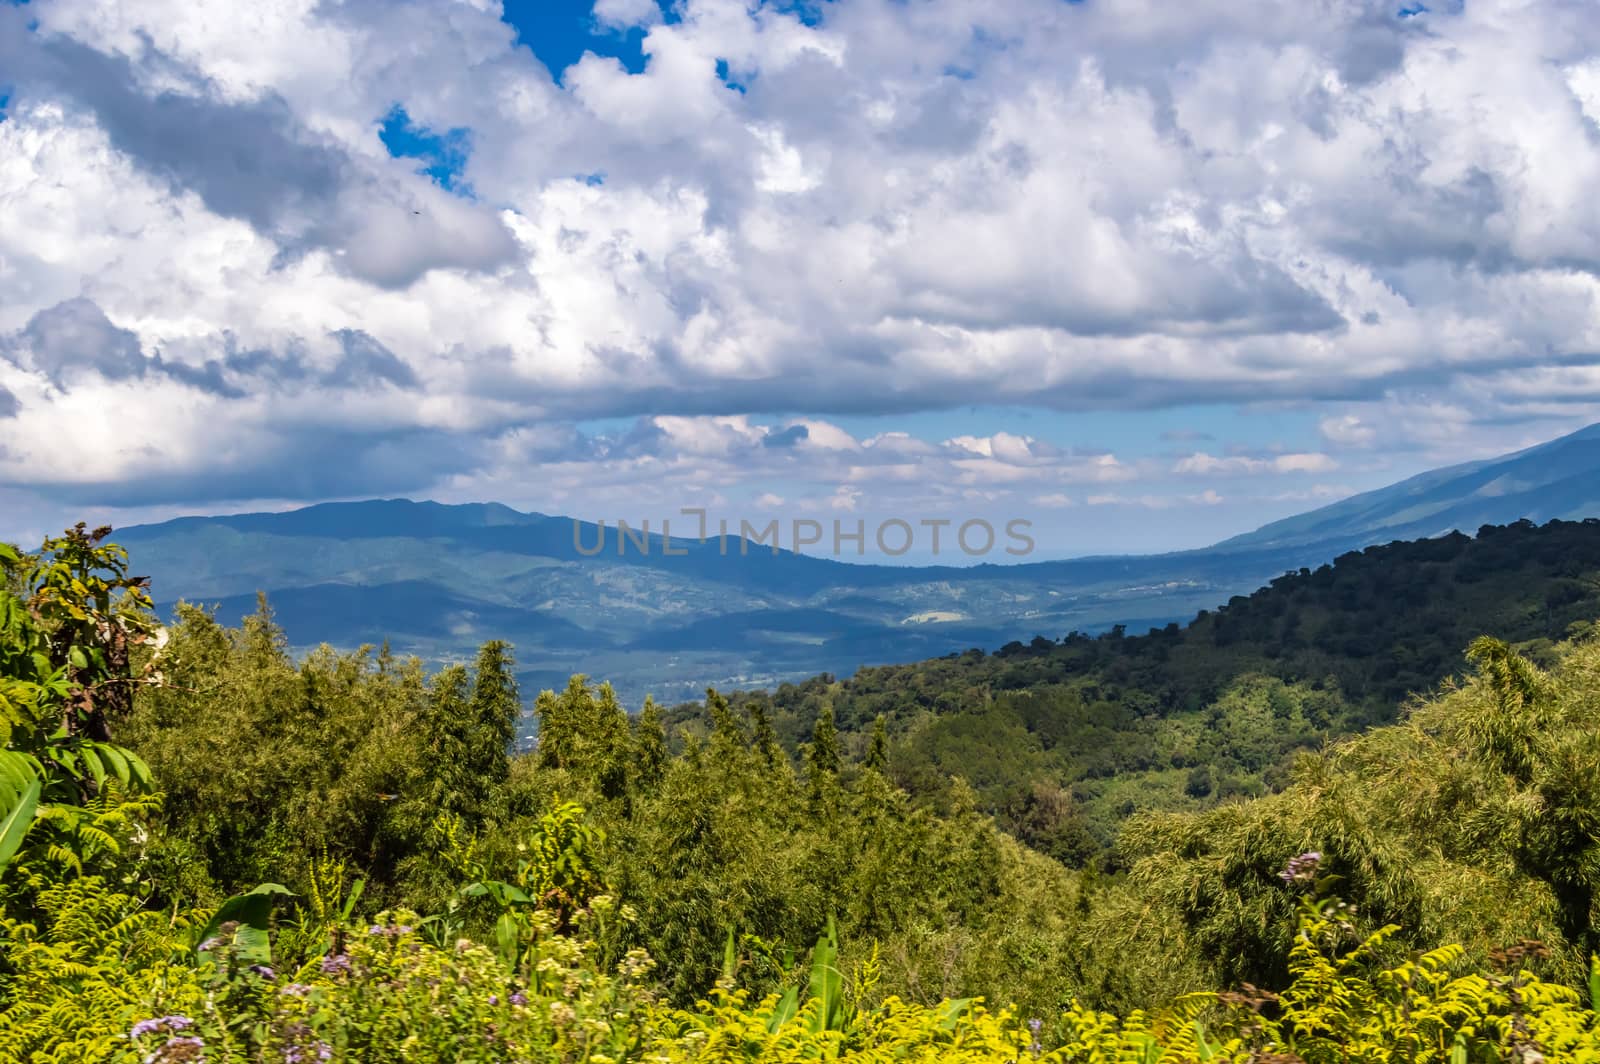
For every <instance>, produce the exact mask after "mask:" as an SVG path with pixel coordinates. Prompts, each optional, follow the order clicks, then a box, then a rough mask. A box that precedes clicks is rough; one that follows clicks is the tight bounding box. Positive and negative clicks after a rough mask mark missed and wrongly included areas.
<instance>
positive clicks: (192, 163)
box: [0, 0, 1600, 506]
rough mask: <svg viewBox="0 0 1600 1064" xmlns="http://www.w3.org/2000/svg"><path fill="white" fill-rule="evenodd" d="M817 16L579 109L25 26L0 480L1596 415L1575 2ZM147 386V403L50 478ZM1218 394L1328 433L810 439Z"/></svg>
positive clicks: (455, 472) (258, 481)
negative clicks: (445, 159)
mask: <svg viewBox="0 0 1600 1064" xmlns="http://www.w3.org/2000/svg"><path fill="white" fill-rule="evenodd" d="M814 13H815V14H816V16H817V17H813V18H802V17H801V14H802V13H801V12H800V11H799V10H798V9H797V8H796V6H795V5H792V4H783V3H775V2H765V3H760V2H748V0H682V2H681V3H679V4H677V5H674V7H673V14H672V15H671V17H664V16H663V14H662V9H661V8H660V6H659V5H657V4H656V3H654V2H653V0H599V2H598V3H596V4H595V5H594V6H593V9H592V12H591V18H592V21H593V24H594V25H596V26H598V27H600V28H601V29H602V30H605V31H607V32H613V31H628V32H633V33H635V34H636V35H637V33H638V32H640V31H642V33H643V43H642V50H643V54H644V56H645V60H646V62H645V65H644V68H643V70H642V71H640V72H638V73H632V72H630V71H629V69H628V68H626V67H625V66H624V65H623V64H622V63H620V62H619V61H618V60H617V59H615V58H613V57H611V56H608V55H604V54H589V55H586V56H585V57H584V58H582V59H581V60H580V61H578V62H577V63H576V64H575V65H573V66H572V67H570V69H568V70H566V71H565V72H564V74H563V76H562V78H561V80H560V82H559V83H558V82H557V81H555V80H554V79H553V78H552V77H551V75H550V73H549V71H548V70H547V69H546V68H545V66H544V65H543V64H542V63H541V62H539V61H538V59H536V58H535V55H534V54H533V52H531V51H530V50H529V49H528V48H526V47H521V46H519V45H518V44H517V36H516V33H515V31H514V30H513V29H512V28H511V27H510V26H508V25H506V24H505V23H504V22H502V21H501V20H500V18H499V11H498V10H497V5H494V4H492V3H455V2H448V0H408V2H405V3H400V4H379V3H375V2H372V0H360V2H351V3H346V4H340V5H316V4H309V3H304V2H301V0H262V2H261V3H258V4H254V5H251V6H250V9H249V11H248V12H245V13H243V14H241V13H240V12H239V11H237V10H235V9H234V6H233V5H225V4H219V3H215V2H214V0H202V2H196V0H147V2H145V3H140V4H136V5H135V4H125V5H111V6H107V5H105V4H102V3H98V2H96V0H35V2H34V3H32V4H29V5H27V6H26V7H20V8H19V7H16V6H14V5H0V69H4V70H6V71H7V80H8V82H9V83H12V85H11V89H12V99H11V102H10V104H9V105H8V108H7V112H6V116H5V118H4V120H3V121H0V286H4V290H5V291H6V293H7V299H6V300H5V301H4V302H3V304H0V372H3V374H4V376H3V383H0V481H6V482H11V483H23V482H26V483H29V484H34V485H37V486H38V487H39V489H40V490H52V485H56V486H59V487H60V488H61V490H63V491H67V490H70V491H74V492H80V493H86V492H88V491H90V490H93V491H100V490H109V489H107V488H105V486H106V485H112V484H115V485H120V487H119V488H118V489H117V490H118V491H120V492H121V493H122V494H124V495H126V496H127V497H129V498H138V497H141V493H142V492H143V493H148V494H150V495H152V496H154V495H161V496H163V497H176V496H178V495H182V496H183V497H185V498H188V499H192V500H193V501H194V502H195V503H196V504H197V505H198V504H203V503H206V502H208V501H214V500H220V499H223V498H229V497H234V498H237V497H244V493H246V492H249V493H253V494H252V495H251V497H257V498H259V497H263V495H262V493H263V492H267V491H268V489H271V491H272V492H278V491H281V492H283V493H286V494H285V495H284V496H283V497H293V498H301V497H311V496H313V495H315V494H317V493H326V492H333V491H341V490H349V491H355V492H358V493H372V492H376V491H379V490H387V491H397V490H405V491H415V492H427V491H430V490H433V489H438V490H439V491H458V492H467V491H469V490H475V491H476V492H478V493H480V494H493V493H495V492H496V491H498V490H502V489H508V488H509V487H511V486H515V483H516V481H515V480H514V477H515V476H517V475H518V474H517V473H516V472H515V471H516V470H518V469H519V468H520V469H522V470H523V472H522V474H521V475H522V476H523V478H524V481H525V480H526V479H527V474H526V468H527V463H530V462H537V463H540V464H542V465H544V466H547V467H549V468H550V469H551V470H552V475H551V476H550V477H549V478H548V479H549V480H550V481H551V482H559V481H561V479H562V477H563V476H565V475H567V472H568V471H574V470H576V469H578V468H580V467H587V468H589V469H590V470H591V473H593V474H594V475H595V476H597V477H598V478H599V479H601V480H614V481H615V483H617V484H618V485H622V484H630V483H631V484H633V485H634V486H635V490H643V491H648V490H649V488H650V485H649V484H648V478H649V477H652V476H660V475H662V470H663V468H670V469H671V470H673V471H674V472H673V474H672V475H673V476H674V477H681V478H682V483H684V484H689V483H691V482H694V481H695V479H696V478H699V481H700V482H702V483H709V482H710V481H711V480H712V479H714V478H715V477H716V476H722V475H732V476H740V475H743V474H740V473H739V472H738V469H736V468H734V467H733V465H732V464H733V463H735V462H736V461H738V462H744V463H746V465H745V466H744V467H743V468H746V469H755V470H760V472H759V473H751V474H749V475H750V476H760V477H768V478H771V477H778V476H781V477H783V478H784V479H785V486H784V487H783V490H782V491H769V492H767V493H768V494H772V495H774V496H775V497H776V496H781V497H784V498H789V499H798V498H801V497H804V496H805V494H806V492H810V491H813V490H815V491H820V492H822V496H821V497H824V498H827V499H832V498H833V497H834V496H833V494H832V493H833V492H834V491H835V490H836V489H837V486H838V485H839V484H841V483H843V484H846V485H849V486H851V490H853V491H854V490H866V491H867V494H866V495H864V496H863V498H864V499H865V498H870V497H871V495H872V491H873V490H885V491H886V490H888V489H886V488H882V489H869V488H866V487H864V486H870V485H880V486H881V485H888V484H900V485H921V487H922V490H923V491H924V492H926V493H929V494H936V493H938V492H941V491H944V490H947V489H948V490H949V491H950V492H959V491H974V492H984V491H989V492H994V491H1001V490H1013V489H1014V490H1016V491H1018V492H1023V493H1025V494H1024V495H1022V496H1020V497H1024V498H1037V499H1041V500H1042V499H1051V500H1054V499H1056V498H1058V497H1060V498H1067V492H1066V491H1064V490H1063V489H1064V487H1065V486H1068V485H1074V484H1107V483H1127V482H1130V481H1136V480H1139V479H1141V478H1148V477H1152V476H1168V475H1170V476H1176V477H1179V478H1183V477H1202V476H1219V477H1220V476H1247V475H1248V476H1267V477H1293V476H1312V475H1317V474H1321V473H1325V472H1326V471H1328V470H1330V469H1333V468H1336V467H1337V468H1340V469H1342V470H1344V469H1346V466H1347V462H1346V461H1344V460H1343V458H1344V456H1345V455H1346V452H1351V453H1355V452H1360V451H1363V450H1367V451H1373V452H1376V451H1380V450H1384V449H1389V450H1391V451H1395V452H1398V451H1400V450H1403V449H1406V448H1410V449H1412V450H1413V451H1415V452H1416V453H1418V454H1419V455H1420V454H1426V455H1443V454H1448V453H1451V452H1452V451H1459V448H1460V444H1461V440H1462V439H1463V438H1466V437H1468V436H1473V438H1474V439H1477V440H1478V441H1480V445H1481V446H1485V447H1493V446H1498V445H1500V444H1502V443H1521V442H1524V440H1525V438H1526V442H1532V440H1533V439H1537V438H1539V437H1541V436H1548V435H1552V434H1553V433H1554V431H1558V430H1559V429H1561V428H1566V427H1575V426H1576V424H1578V423H1580V422H1582V421H1584V420H1591V419H1593V417H1594V415H1595V414H1596V413H1597V412H1600V356H1596V354H1595V352H1600V313H1597V310H1600V306H1597V302H1600V251H1597V250H1596V249H1597V248H1600V214H1597V213H1596V212H1595V210H1594V207H1593V202H1594V198H1593V195H1592V189H1593V188H1594V187H1595V184H1596V181H1597V179H1600V15H1597V14H1596V13H1595V11H1594V9H1593V5H1592V4H1590V3H1589V2H1588V0H1550V2H1549V3H1545V4H1540V5H1537V6H1533V7H1529V6H1528V5H1526V4H1523V3H1519V2H1516V0H1484V2H1482V3H1477V2H1475V3H1473V4H1468V5H1439V6H1438V9H1437V10H1430V11H1427V12H1424V13H1422V14H1419V15H1416V16H1415V17H1408V18H1401V17H1398V16H1397V15H1396V13H1395V12H1394V10H1393V5H1388V6H1384V5H1379V4H1376V3H1374V2H1368V0H1328V2H1326V3H1324V4H1322V5H1321V6H1319V8H1318V17H1317V18H1315V19H1306V18H1304V17H1302V13H1301V12H1298V11H1294V10H1290V9H1286V8H1284V7H1283V6H1282V5H1279V4H1274V3H1268V2H1266V0H1260V2H1250V3H1243V4H1240V3H1237V2H1234V3H1224V2H1222V0H1196V2H1193V3H1189V4H1185V5H1183V6H1182V8H1181V10H1180V9H1171V10H1167V9H1163V11H1162V13H1161V16H1160V17H1159V18H1158V17H1154V16H1153V15H1152V13H1151V11H1150V10H1148V5H1147V4H1145V3H1143V2H1141V0H1106V2H1103V3H1095V4H1082V5H1079V4H1063V3H1060V2H1059V0H1001V2H995V3H990V4H985V5H978V6H974V5H971V4H967V3H963V2H961V0H926V2H922V3H918V4H913V5H907V4H901V3H897V2H893V0H835V2H832V3H829V4H826V5H822V6H821V7H820V8H818V9H816V11H815V12H814ZM616 36H617V37H618V39H620V37H621V34H620V33H617V34H616ZM597 42H599V43H597V44H596V45H595V47H596V49H597V51H598V52H603V51H604V50H605V48H604V44H603V41H602V40H600V39H599V38H597ZM534 43H535V45H536V46H537V43H538V42H534ZM535 50H536V49H535ZM1246 71H1247V72H1248V76H1242V73H1241V72H1246ZM1484 85H1493V86H1494V91H1493V92H1492V93H1485V92H1483V91H1481V87H1482V86H1484ZM397 107H403V108H404V111H405V114H406V115H407V116H408V118H409V120H410V122H411V124H412V125H413V126H414V127H415V128H416V129H417V130H420V131H424V132H426V131H428V130H438V131H465V134H464V139H463V141H462V143H463V144H466V145H468V147H469V149H470V150H468V151H466V152H465V153H464V155H463V157H462V158H461V159H460V160H457V161H456V162H455V163H453V165H456V164H459V166H460V168H461V173H460V175H459V180H451V181H448V182H441V181H439V180H436V179H435V177H433V176H430V175H429V174H428V173H424V172H418V170H417V167H416V163H415V160H411V159H400V158H392V157H391V156H390V154H389V152H388V151H387V150H386V149H385V146H384V142H383V141H382V139H381V138H380V136H379V130H380V128H381V127H382V124H383V121H384V119H385V117H386V116H389V115H391V114H393V113H394V112H395V109H396V108H397ZM447 185H448V187H446V186H447ZM119 403H123V404H126V403H138V404H139V405H140V408H141V409H143V410H146V411H148V412H149V416H147V417H144V418H141V419H137V420H135V421H131V422H130V421H124V422H122V423H121V424H120V426H119V429H118V431H119V433H120V434H121V435H120V436H119V437H117V438H115V439H113V438H110V437H106V438H100V437H98V436H96V435H95V434H93V433H81V434H74V440H73V442H71V443H69V444H67V445H66V447H65V450H63V451H62V453H60V454H59V455H57V456H55V457H50V456H46V455H42V454H41V449H40V448H39V446H38V444H37V442H36V441H37V440H39V439H47V438H52V437H61V436H63V435H65V434H63V433H62V432H61V431H60V429H61V427H62V426H65V425H69V424H71V425H78V424H81V423H82V422H83V420H84V419H85V418H90V417H93V416H94V412H95V411H96V410H100V409H104V408H105V407H106V406H108V405H112V404H119ZM1200 403H1204V404H1213V405H1217V404H1222V405H1239V404H1256V405H1260V404H1283V403H1292V404H1300V406H1301V407H1302V408H1310V409H1315V411H1316V413H1315V414H1314V415H1313V421H1314V422H1315V423H1316V424H1317V425H1318V429H1317V433H1318V434H1319V435H1320V437H1321V444H1322V447H1323V449H1324V450H1325V451H1326V452H1327V453H1323V451H1321V450H1315V451H1314V450H1313V448H1316V447H1317V446H1318V444H1316V443H1314V442H1312V441H1302V442H1301V444H1300V445H1299V447H1300V449H1297V450H1293V451H1290V452H1286V453H1281V454H1267V453H1254V452H1253V453H1248V454H1227V455H1223V456H1220V457H1218V456H1215V455H1209V454H1205V453H1203V452H1196V453H1194V454H1192V455H1188V456H1185V457H1182V458H1179V459H1177V460H1176V463H1175V465H1174V463H1173V461H1171V460H1169V461H1167V462H1166V463H1157V464H1159V465H1160V468H1154V466H1152V465H1151V464H1149V463H1146V464H1141V463H1140V462H1139V461H1136V460H1134V459H1131V458H1129V457H1128V456H1126V455H1123V456H1120V457H1119V456H1118V455H1113V454H1090V453H1088V452H1087V451H1084V450H1073V449H1072V448H1071V447H1068V446H1065V445H1062V444H1052V443H1049V442H1046V441H1045V440H1044V439H1042V438H1041V436H1042V435H1044V434H1035V435H1033V436H1030V435H1027V434H1024V433H1021V432H999V431H994V432H987V433H986V434H980V433H971V434H960V435H958V434H955V433H953V432H950V433H943V434H940V433H934V432H929V431H926V430H923V431H918V432H904V431H899V430H898V429H889V430H887V431H878V432H857V433H851V432H847V431H845V430H844V429H843V428H841V427H839V425H838V424H836V423H835V421H833V420H830V419H839V420H846V416H847V415H854V416H868V415H870V416H874V417H877V418H881V419H885V420H890V421H892V419H893V418H896V417H901V416H905V417H909V416H911V415H913V414H923V413H925V412H928V411H938V410H945V409H951V408H956V407H966V406H970V405H972V404H994V405H1024V406H1031V407H1039V408H1045V409H1048V410H1052V411H1059V412H1067V413H1070V412H1075V411H1091V410H1104V409H1124V410H1126V409H1144V410H1148V409H1152V408H1155V409H1159V408H1165V407H1173V408H1176V407H1187V406H1189V405H1192V404H1200ZM1174 416H1175V418H1177V419H1179V420H1180V423H1182V422H1183V421H1185V420H1186V419H1187V418H1188V414H1187V413H1184V414H1176V415H1174ZM593 418H604V419H616V418H621V419H624V420H631V423H632V425H633V428H632V429H630V430H627V431H624V432H616V433H613V432H600V433H595V432H587V431H584V430H581V429H579V428H577V427H575V426H576V425H577V424H578V423H580V422H583V421H584V420H586V419H593ZM218 425H226V426H228V429H229V432H230V433H232V434H233V436H234V440H233V441H232V442H230V444H229V445H227V446H221V447H219V446H216V445H214V443H212V442H211V438H212V435H213V434H214V433H215V430H216V426H218ZM1188 433H1192V435H1190V434H1184V433H1181V432H1173V433H1169V439H1170V440H1173V441H1181V442H1186V443H1191V444H1195V443H1200V442H1203V441H1204V440H1206V438H1207V437H1208V436H1210V435H1213V433H1208V432H1201V431H1199V430H1193V429H1191V430H1188ZM1474 434H1476V435H1474ZM1082 442H1089V441H1082ZM324 447H327V448H339V449H341V450H340V451H339V453H341V454H349V455H350V456H352V457H351V461H350V462H349V463H348V464H347V469H348V470H350V472H349V473H348V475H343V474H341V475H340V476H334V475H333V472H332V471H331V470H330V469H329V468H328V467H329V466H330V465H332V464H333V463H329V462H327V461H326V460H320V461H319V460H318V458H317V457H316V456H317V455H318V454H319V453H322V452H321V451H320V450H319V448H324ZM736 456H737V457H736ZM300 463H304V464H305V465H306V466H307V467H308V468H304V469H302V468H296V466H297V465H298V464H300ZM518 463H522V465H521V466H519V465H518ZM362 476H365V477H368V478H370V479H369V480H367V481H362V480H361V479H360V478H361V477H362ZM790 482H798V483H801V484H804V485H807V487H806V488H805V489H804V491H800V492H797V491H796V490H795V489H794V488H792V487H789V486H787V485H788V484H789V483H790ZM362 484H365V485H366V486H365V487H362V486H361V485H362ZM641 485H642V486H643V487H641ZM1194 486H1195V485H1194V484H1193V482H1192V481H1191V482H1190V484H1189V487H1188V489H1186V490H1184V491H1183V492H1180V493H1179V494H1180V495H1182V496H1183V497H1184V498H1187V497H1188V496H1189V495H1193V491H1192V489H1193V487H1194ZM619 490H621V489H620V488H619ZM269 494H270V493H269ZM1101 494H1102V495H1103V494H1104V493H1101ZM1097 497H1098V496H1097ZM1125 497H1127V498H1142V497H1143V496H1142V495H1136V494H1128V495H1126V496H1125ZM1173 497H1174V498H1176V497H1178V496H1177V495H1174V496H1173ZM1230 497H1231V496H1230ZM1085 501H1090V502H1092V501H1093V499H1092V498H1090V499H1086V500H1085ZM1206 501H1207V500H1205V499H1203V498H1201V499H1200V501H1199V502H1198V503H1196V504H1197V505H1199V504H1204V503H1205V502H1206ZM1039 505H1042V506H1044V505H1050V504H1047V503H1043V502H1041V503H1040V504H1039Z"/></svg>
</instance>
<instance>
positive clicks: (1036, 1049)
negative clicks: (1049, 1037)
mask: <svg viewBox="0 0 1600 1064" xmlns="http://www.w3.org/2000/svg"><path fill="white" fill-rule="evenodd" d="M1043 1027H1044V1021H1043V1020H1041V1019H1038V1018H1037V1017H1035V1018H1034V1019H1031V1020H1029V1021H1028V1030H1029V1031H1030V1032H1031V1033H1032V1034H1033V1041H1032V1042H1031V1043H1029V1045H1028V1052H1029V1053H1031V1054H1033V1056H1034V1058H1035V1059H1037V1058H1038V1056H1039V1054H1040V1053H1042V1052H1044V1046H1042V1045H1040V1044H1039V1031H1040V1030H1041V1029H1042V1028H1043Z"/></svg>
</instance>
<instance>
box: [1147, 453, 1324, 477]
mask: <svg viewBox="0 0 1600 1064" xmlns="http://www.w3.org/2000/svg"><path fill="white" fill-rule="evenodd" d="M1338 465H1339V463H1338V462H1336V461H1334V460H1333V458H1331V457H1329V456H1328V455H1325V454H1315V453H1296V454H1280V455H1275V456H1273V457H1271V458H1257V457H1251V456H1249V455H1229V456H1227V457H1223V458H1219V457H1217V456H1215V455H1210V454H1205V453H1204V452H1201V451H1196V452H1195V453H1194V454H1191V455H1189V456H1188V457H1187V458H1181V459H1179V460H1178V462H1177V464H1176V465H1174V466H1173V467H1172V471H1173V472H1174V473H1184V474H1194V475H1201V476H1218V475H1220V476H1237V475H1240V474H1259V473H1267V472H1271V473H1324V472H1327V471H1329V470H1332V469H1337V468H1338Z"/></svg>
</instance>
